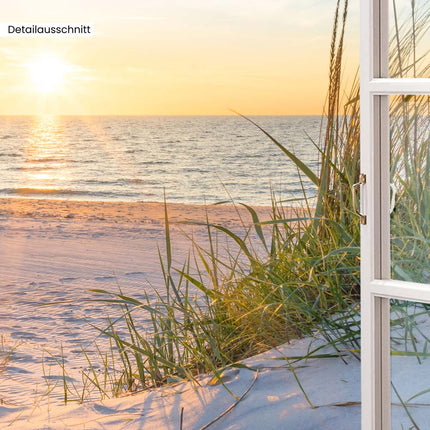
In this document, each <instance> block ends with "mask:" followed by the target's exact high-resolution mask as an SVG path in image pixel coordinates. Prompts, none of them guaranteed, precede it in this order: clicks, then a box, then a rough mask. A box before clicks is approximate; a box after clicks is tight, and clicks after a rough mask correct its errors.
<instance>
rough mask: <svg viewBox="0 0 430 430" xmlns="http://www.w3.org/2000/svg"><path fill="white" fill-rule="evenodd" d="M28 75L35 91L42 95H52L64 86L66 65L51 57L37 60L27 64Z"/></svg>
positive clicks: (42, 57) (46, 56)
mask: <svg viewBox="0 0 430 430" xmlns="http://www.w3.org/2000/svg"><path fill="white" fill-rule="evenodd" d="M29 69H30V75H31V79H32V82H33V84H34V86H35V87H36V89H37V90H38V91H40V92H42V93H54V92H56V91H58V90H59V89H60V88H61V87H62V86H63V84H64V79H65V77H66V74H67V65H66V64H65V63H64V62H63V61H62V60H60V59H59V58H57V57H55V56H53V55H45V56H41V57H39V58H37V60H35V61H34V62H32V63H30V64H29Z"/></svg>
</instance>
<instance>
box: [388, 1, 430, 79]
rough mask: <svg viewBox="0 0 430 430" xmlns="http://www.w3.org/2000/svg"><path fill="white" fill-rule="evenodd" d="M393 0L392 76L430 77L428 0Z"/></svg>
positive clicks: (391, 24) (429, 7) (391, 31)
mask: <svg viewBox="0 0 430 430" xmlns="http://www.w3.org/2000/svg"><path fill="white" fill-rule="evenodd" d="M388 1H389V3H390V77H392V78H414V77H415V78H429V77H430V64H429V55H427V52H428V51H429V50H430V31H429V27H430V25H429V13H430V4H429V1H428V0H388Z"/></svg>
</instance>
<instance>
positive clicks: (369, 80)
mask: <svg viewBox="0 0 430 430" xmlns="http://www.w3.org/2000/svg"><path fill="white" fill-rule="evenodd" d="M388 18H389V0H360V44H361V46H360V85H361V89H360V106H361V108H360V109H361V118H360V121H361V142H360V145H361V172H362V173H364V174H365V175H366V176H365V177H366V181H365V182H366V183H365V184H364V185H362V190H361V191H362V192H361V212H362V213H364V214H365V215H366V218H367V220H366V224H365V225H362V228H361V360H362V361H361V399H362V400H361V402H362V430H389V429H391V384H390V382H391V372H390V299H391V298H396V299H403V300H411V301H419V302H426V303H430V286H429V285H426V284H418V283H410V282H403V281H396V280H391V279H390V219H389V212H390V201H389V200H390V197H389V196H390V177H389V172H390V169H389V165H390V142H389V96H390V95H391V94H396V95H397V94H430V79H409V78H404V79H390V78H389V72H388V67H389V64H388V49H389V46H388V45H389V36H388V32H389V22H388V21H389V19H388Z"/></svg>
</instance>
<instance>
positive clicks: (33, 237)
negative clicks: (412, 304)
mask: <svg viewBox="0 0 430 430" xmlns="http://www.w3.org/2000/svg"><path fill="white" fill-rule="evenodd" d="M167 208H168V212H169V217H170V221H171V232H172V242H173V247H174V250H175V252H174V260H175V262H176V264H177V265H178V266H179V265H180V264H181V263H182V262H183V261H184V258H185V257H186V255H187V252H188V250H189V249H190V240H189V239H188V238H187V237H185V235H192V236H193V238H194V239H195V240H196V241H197V242H199V243H200V244H203V245H204V244H205V243H207V239H206V230H205V227H202V226H196V225H189V224H181V221H197V222H201V221H204V220H205V218H206V212H205V208H204V207H202V206H198V205H195V206H193V205H182V204H169V205H168V206H167ZM237 210H238V211H239V212H237ZM257 210H258V213H259V215H260V217H261V219H262V220H264V219H269V218H270V210H269V209H266V208H259V209H257ZM207 211H208V212H207V213H208V217H209V220H210V221H211V222H214V223H220V224H222V225H226V226H228V227H229V228H232V229H233V230H235V229H236V230H237V231H238V232H240V231H241V229H242V224H245V225H249V224H250V223H251V218H250V216H249V214H248V212H247V210H246V209H245V208H243V207H242V208H238V209H236V208H234V207H232V206H210V207H208V208H207ZM241 217H242V220H241V219H240V218H241ZM158 246H159V247H160V249H161V250H162V252H163V249H164V248H163V247H164V206H163V204H160V203H107V202H76V201H55V200H30V199H2V200H0V265H1V273H2V277H1V281H0V282H1V285H0V289H1V302H2V308H1V311H0V335H1V339H2V344H1V345H2V349H1V350H0V354H1V355H0V364H1V367H0V427H1V428H13V429H70V428H78V429H84V428H85V429H109V430H114V429H123V428H124V429H145V430H152V429H157V430H159V429H172V430H173V429H174V430H177V429H179V428H180V427H179V426H180V413H181V410H182V408H183V410H184V415H183V428H184V429H191V430H197V429H203V428H208V427H205V426H208V424H210V425H209V428H210V429H214V430H226V429H231V430H239V429H243V430H245V429H246V430H249V429H251V430H252V429H256V430H257V429H263V428H264V429H268V430H270V429H273V430H277V429H284V428H285V429H300V430H313V429H333V428H340V429H359V428H360V363H359V361H358V360H357V358H356V356H354V355H353V354H350V353H349V352H348V351H347V350H345V351H343V352H342V353H341V355H342V357H339V356H336V355H334V356H331V357H330V358H324V359H317V358H314V359H310V360H306V361H302V362H298V363H295V364H294V368H295V372H296V376H297V377H298V378H299V380H300V383H301V384H302V386H301V387H300V386H299V385H298V383H297V380H296V378H295V377H294V375H293V373H292V372H291V367H290V366H289V365H288V364H286V363H287V361H286V360H285V357H292V356H298V355H303V354H305V353H306V352H308V351H309V350H312V349H313V348H317V347H318V346H319V345H320V344H321V341H318V340H317V341H315V339H311V338H308V339H301V340H296V341H293V342H292V343H291V344H288V345H287V344H286V345H283V346H281V347H279V348H278V349H274V350H272V351H268V352H266V353H264V354H262V355H260V356H257V357H252V358H250V359H248V360H246V361H245V363H246V364H247V365H248V366H249V367H250V368H252V370H248V369H232V370H230V371H228V372H227V373H226V374H225V375H224V382H225V384H226V386H227V387H228V388H229V389H230V390H231V391H232V392H233V393H234V394H235V395H237V396H238V397H239V398H240V401H238V400H237V399H236V398H234V397H232V396H231V395H230V394H229V393H228V392H227V390H225V388H223V387H222V386H221V385H219V384H218V385H211V384H209V383H208V382H209V381H210V379H211V376H210V375H208V376H203V377H202V378H201V380H200V386H199V387H195V386H193V385H192V384H190V383H187V382H183V383H180V384H177V385H173V386H167V387H162V388H159V389H156V390H151V391H148V392H143V393H137V394H134V395H130V396H126V397H121V398H111V399H105V400H103V401H100V399H99V398H97V396H95V398H94V399H92V400H91V401H87V402H85V403H84V404H83V405H80V404H77V403H76V402H70V401H69V403H68V405H67V406H64V404H63V400H64V398H63V397H64V390H63V388H62V387H63V375H62V371H61V368H60V366H59V365H58V361H64V364H65V367H66V369H67V372H68V373H67V378H69V379H68V383H69V386H70V385H71V384H70V383H71V382H76V383H77V384H78V383H79V381H78V379H79V374H80V371H81V370H82V369H83V368H87V367H88V363H87V362H86V360H85V358H84V356H83V353H82V348H83V349H85V351H87V352H88V354H90V355H91V354H93V355H94V354H95V347H94V345H95V344H94V342H97V344H98V345H100V346H101V348H103V347H106V346H107V344H106V341H105V340H104V339H102V338H101V337H99V336H98V333H97V331H96V330H95V329H94V328H92V327H91V326H90V324H93V325H96V326H99V327H104V326H105V324H106V317H107V315H109V316H111V317H112V316H114V315H115V312H114V311H113V310H112V309H106V307H104V306H103V305H101V304H100V303H97V302H91V301H87V300H88V299H89V298H91V297H92V296H91V293H89V292H88V289H89V288H100V289H105V290H109V291H116V289H117V288H118V286H121V288H122V289H123V291H124V292H126V293H127V294H129V295H131V296H133V297H137V298H139V297H142V296H143V293H144V292H145V291H146V292H147V293H148V294H149V296H151V291H153V289H154V288H155V289H157V288H158V289H159V288H161V286H162V285H163V283H162V279H161V278H162V276H161V271H160V269H159V261H158V255H157V247H158ZM220 248H222V246H221V245H220ZM58 302H63V303H58ZM49 303H56V304H54V305H50V306H45V305H47V304H49ZM425 323H426V324H429V322H428V321H427V322H425ZM14 347H16V349H14V350H13V353H12V354H11V356H10V357H9V360H8V361H7V362H5V363H4V365H3V364H2V360H3V358H4V357H5V356H6V354H7V352H8V351H9V350H10V348H14ZM323 351H326V352H328V353H329V354H330V355H333V352H334V350H333V349H332V348H329V347H327V348H326V349H325V350H320V351H319V354H320V353H321V352H323ZM399 359H400V358H399ZM403 360H405V359H404V358H403ZM409 361H410V363H411V366H412V365H413V361H414V359H413V358H412V357H411V358H409ZM415 361H416V360H415ZM425 366H426V367H428V364H427V363H425ZM401 368H402V369H403V370H402V372H399V373H397V374H396V377H397V378H398V380H399V384H401V383H404V381H405V380H406V379H407V378H405V375H408V378H409V380H410V381H411V383H410V391H411V393H414V392H416V391H417V390H418V389H417V388H416V387H418V386H419V384H424V382H423V381H420V380H413V378H411V376H410V375H411V369H412V367H408V365H407V363H405V361H402V366H401ZM407 372H409V373H407ZM417 375H418V374H417ZM327 383H329V384H330V389H329V390H327V389H326V387H327ZM424 385H425V384H424ZM196 388H197V389H196ZM304 392H306V395H307V396H308V398H309V400H310V401H311V403H312V406H313V407H312V406H311V404H310V403H309V401H308V400H307V399H306V397H305V395H304ZM242 396H243V397H242ZM230 408H231V409H230ZM227 410H229V412H226V411H227ZM393 413H394V416H395V417H396V419H397V420H398V421H399V422H403V423H405V424H408V417H407V416H406V414H405V413H404V411H403V409H402V408H401V407H400V406H395V407H394V409H393ZM414 413H415V414H416V415H417V416H418V419H419V418H420V416H421V415H422V416H421V418H422V419H425V409H424V412H423V413H421V412H420V410H418V411H416V410H415V411H414ZM420 414H421V415H420Z"/></svg>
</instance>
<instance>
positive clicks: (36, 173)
mask: <svg viewBox="0 0 430 430" xmlns="http://www.w3.org/2000/svg"><path fill="white" fill-rule="evenodd" d="M252 119H253V120H254V121H256V122H257V123H258V124H259V125H260V126H261V127H263V128H264V129H265V130H266V131H267V132H269V133H270V134H271V135H272V136H273V137H274V138H275V139H277V140H278V141H279V142H280V143H282V144H283V145H284V146H285V147H286V148H288V149H289V150H291V151H293V152H294V153H295V154H296V155H297V156H298V157H299V158H300V159H301V160H303V161H304V162H305V163H306V164H307V165H308V166H310V167H311V168H312V169H314V170H317V169H318V151H317V150H316V149H315V147H314V145H313V144H312V142H311V139H312V140H313V141H314V142H318V140H319V134H320V126H321V118H320V117H319V116H258V117H252ZM0 145H1V152H0V163H1V169H0V197H27V198H50V199H62V200H102V201H151V202H160V201H163V199H164V193H165V196H166V199H167V201H169V202H180V203H197V204H201V203H205V202H206V203H216V202H219V201H226V200H230V199H233V200H235V201H236V202H242V203H247V204H252V205H270V203H271V198H272V196H271V191H272V190H273V191H274V192H275V193H277V196H278V198H280V199H285V200H288V199H294V198H297V197H300V196H302V185H301V183H300V179H299V178H300V177H299V175H298V172H297V168H296V166H295V165H294V163H292V162H291V161H290V160H289V159H288V158H287V157H286V156H285V154H283V153H282V152H281V150H280V149H279V148H278V147H277V146H276V145H275V144H274V143H273V142H271V140H270V139H269V138H268V137H267V136H265V135H264V134H263V133H262V132H261V131H260V130H258V128H257V127H255V126H254V125H253V124H251V123H250V122H248V121H246V120H245V119H243V118H241V117H238V116H178V117H176V116H165V117H163V116H94V117H89V116H82V117H79V116H69V117H67V116H64V117H56V116H40V117H36V116H35V117H31V116H15V117H14V116H3V117H0ZM302 179H304V180H305V178H304V177H303V176H302ZM304 186H305V188H306V191H307V193H308V194H309V195H313V194H315V189H314V187H313V185H312V184H311V183H310V182H309V181H306V180H305V181H304Z"/></svg>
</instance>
